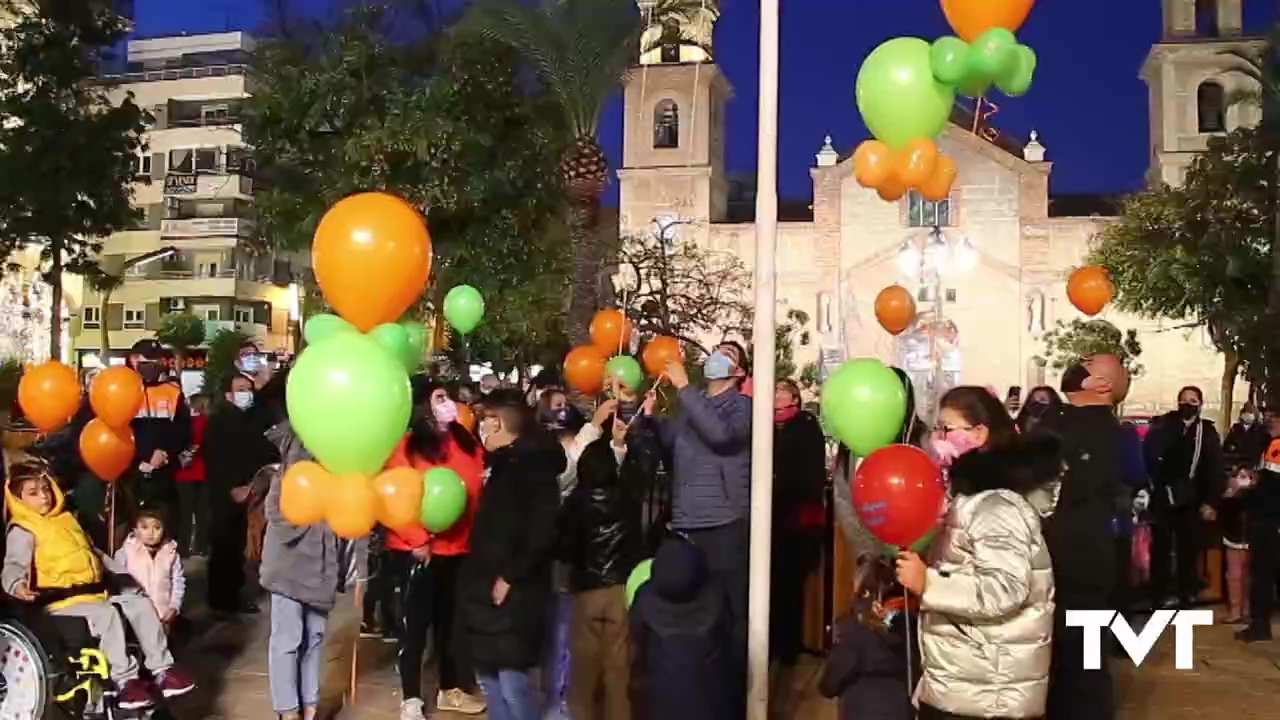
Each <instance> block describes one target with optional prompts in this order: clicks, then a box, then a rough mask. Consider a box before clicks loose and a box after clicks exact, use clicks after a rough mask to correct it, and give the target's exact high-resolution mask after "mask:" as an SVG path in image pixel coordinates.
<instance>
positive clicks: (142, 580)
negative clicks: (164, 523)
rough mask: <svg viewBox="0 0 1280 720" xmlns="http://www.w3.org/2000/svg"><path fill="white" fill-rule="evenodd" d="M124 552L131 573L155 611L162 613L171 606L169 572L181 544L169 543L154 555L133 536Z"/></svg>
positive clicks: (125, 544) (170, 579)
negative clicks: (154, 607)
mask: <svg viewBox="0 0 1280 720" xmlns="http://www.w3.org/2000/svg"><path fill="white" fill-rule="evenodd" d="M124 553H125V562H126V563H127V567H128V570H129V574H130V575H132V576H133V579H134V580H137V581H138V584H139V585H141V586H142V591H143V592H145V593H146V594H147V597H149V598H151V604H152V605H155V606H156V612H157V613H160V614H163V613H164V612H165V611H166V610H168V609H169V605H170V604H171V603H172V595H171V593H172V591H173V585H172V582H173V581H172V577H171V576H170V574H169V571H170V569H171V568H172V567H173V563H174V561H176V560H177V558H178V544H177V543H175V542H174V541H172V540H167V541H165V543H164V544H163V545H161V546H160V549H159V550H157V551H156V552H155V554H154V555H153V554H151V549H150V548H148V547H147V546H146V545H143V544H142V541H140V540H138V539H137V538H136V537H134V536H133V533H130V534H129V537H128V538H125V541H124Z"/></svg>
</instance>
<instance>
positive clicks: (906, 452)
mask: <svg viewBox="0 0 1280 720" xmlns="http://www.w3.org/2000/svg"><path fill="white" fill-rule="evenodd" d="M852 483H853V507H854V510H856V511H857V513H858V518H859V519H860V520H862V524H863V526H864V527H866V528H867V530H868V531H869V532H870V533H871V534H872V535H875V536H876V537H877V538H879V539H880V540H881V541H882V542H884V543H885V544H887V545H893V546H894V547H911V545H912V544H914V543H916V542H918V541H920V540H922V539H924V538H925V537H927V536H928V535H929V534H930V533H931V532H933V530H934V528H936V527H937V525H938V519H939V517H940V516H941V515H942V509H943V506H944V504H945V503H946V496H947V490H946V486H945V485H944V484H943V481H942V470H940V469H938V466H937V465H935V464H934V462H933V461H932V460H930V459H929V456H928V455H927V454H925V452H924V451H923V450H921V449H920V448H916V447H911V446H910V445H890V446H888V447H883V448H880V449H879V450H876V451H875V452H873V453H871V454H870V455H868V456H867V457H866V458H865V459H864V460H863V461H862V464H861V465H859V466H858V471H857V472H856V473H854V476H853V481H852Z"/></svg>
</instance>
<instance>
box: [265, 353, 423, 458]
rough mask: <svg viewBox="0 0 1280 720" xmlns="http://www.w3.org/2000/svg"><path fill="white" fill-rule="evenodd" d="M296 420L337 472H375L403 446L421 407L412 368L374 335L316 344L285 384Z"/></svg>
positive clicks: (307, 442)
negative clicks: (408, 369)
mask: <svg viewBox="0 0 1280 720" xmlns="http://www.w3.org/2000/svg"><path fill="white" fill-rule="evenodd" d="M285 405H286V406H287V407H288V410H289V422H290V424H291V425H292V426H293V431H294V432H295V433H297V435H298V438H299V439H300V440H302V444H303V445H304V446H305V447H306V448H307V450H309V451H310V452H311V454H312V455H314V456H315V458H316V459H317V460H318V461H319V462H320V464H321V465H323V466H324V467H325V469H327V470H328V471H329V472H331V473H333V474H335V475H345V474H351V473H356V474H360V475H367V476H370V477H372V476H373V475H375V474H376V473H377V472H378V471H380V470H381V469H382V466H383V464H384V463H386V461H387V458H388V457H390V456H391V452H392V451H393V450H395V447H396V445H397V444H398V443H399V442H400V438H401V437H402V436H403V435H404V431H405V428H406V427H408V425H409V414H410V411H411V410H412V408H413V397H412V393H411V392H410V390H409V374H408V373H407V372H405V369H404V365H403V364H402V363H401V362H400V361H399V360H398V359H397V358H396V357H395V356H394V355H392V354H391V353H389V352H387V351H386V350H384V349H383V348H382V346H380V345H378V343H377V342H376V341H375V340H374V339H373V338H370V337H369V336H367V335H362V334H360V333H340V334H338V335H334V336H333V337H330V338H329V339H327V340H326V341H324V342H322V343H318V344H316V345H311V346H309V347H308V348H307V349H306V350H303V351H302V354H301V355H299V356H298V360H297V362H296V363H294V366H293V370H291V371H290V372H289V380H288V385H287V386H286V388H285Z"/></svg>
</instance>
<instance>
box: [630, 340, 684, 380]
mask: <svg viewBox="0 0 1280 720" xmlns="http://www.w3.org/2000/svg"><path fill="white" fill-rule="evenodd" d="M640 361H641V362H643V363H644V369H645V370H648V371H649V374H650V375H661V374H662V373H663V372H665V371H666V369H667V366H668V365H670V364H671V363H673V362H674V363H678V362H683V361H684V351H683V350H681V349H680V341H679V340H677V339H675V338H673V337H671V336H670V335H659V336H658V337H656V338H654V339H652V340H650V341H649V342H647V343H645V346H644V352H643V353H641V354H640Z"/></svg>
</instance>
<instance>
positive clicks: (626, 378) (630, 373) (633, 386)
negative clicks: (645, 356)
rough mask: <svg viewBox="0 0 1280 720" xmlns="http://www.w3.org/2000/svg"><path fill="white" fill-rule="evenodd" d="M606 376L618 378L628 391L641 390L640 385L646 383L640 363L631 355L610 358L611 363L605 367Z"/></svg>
mask: <svg viewBox="0 0 1280 720" xmlns="http://www.w3.org/2000/svg"><path fill="white" fill-rule="evenodd" d="M604 371H605V374H606V375H608V376H609V377H611V378H617V379H618V382H620V383H622V384H623V386H625V387H626V388H627V389H628V390H631V391H633V392H634V391H636V390H639V389H640V383H642V382H644V371H642V370H641V369H640V363H638V362H636V359H635V358H633V357H631V356H630V355H618V356H615V357H612V358H609V362H607V363H605V366H604Z"/></svg>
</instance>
